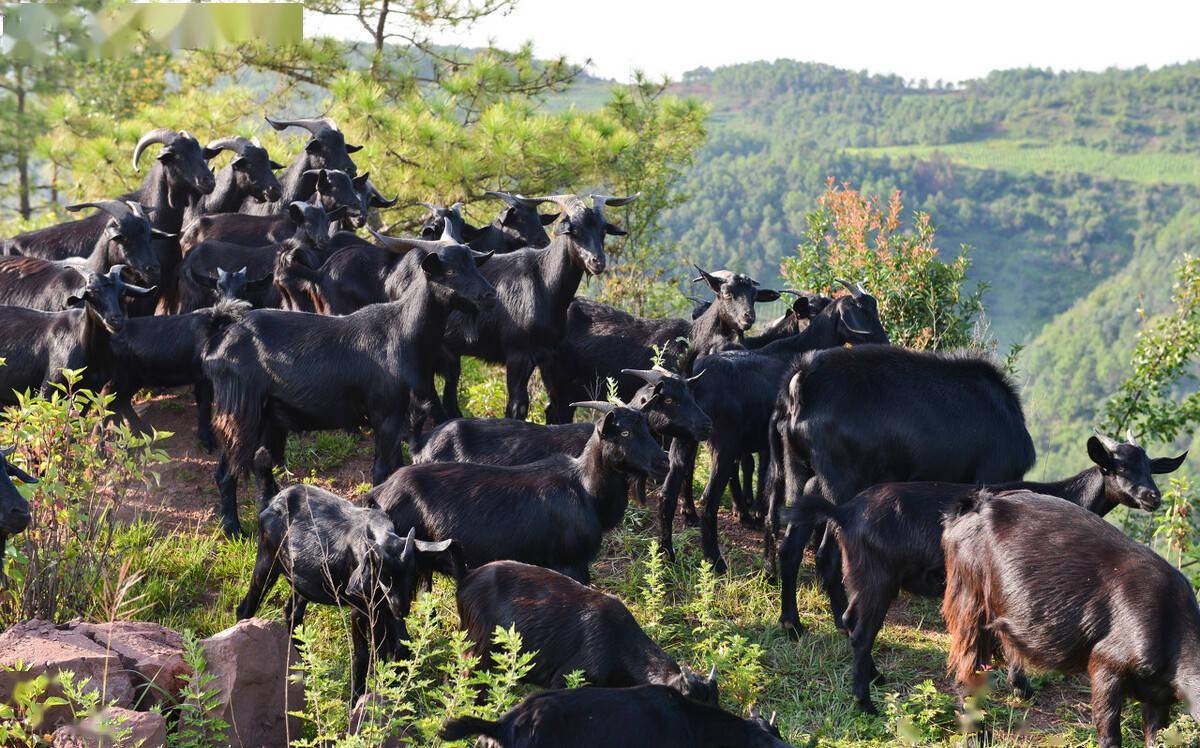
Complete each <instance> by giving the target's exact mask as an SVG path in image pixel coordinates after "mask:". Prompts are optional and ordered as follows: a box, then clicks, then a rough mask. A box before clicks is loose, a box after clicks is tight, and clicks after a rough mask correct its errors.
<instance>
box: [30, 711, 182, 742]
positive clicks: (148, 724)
mask: <svg viewBox="0 0 1200 748" xmlns="http://www.w3.org/2000/svg"><path fill="white" fill-rule="evenodd" d="M166 744H167V720H166V719H165V718H163V716H162V715H161V714H159V713H158V712H135V711H132V710H130V709H122V708H120V707H110V708H108V709H105V710H104V711H102V712H100V713H99V714H96V715H93V716H91V717H88V718H87V719H85V720H84V721H83V722H81V723H79V724H78V725H70V726H63V727H60V728H58V729H57V730H55V731H54V739H53V741H52V742H51V744H50V745H51V746H52V748H162V747H163V746H165V745H166Z"/></svg>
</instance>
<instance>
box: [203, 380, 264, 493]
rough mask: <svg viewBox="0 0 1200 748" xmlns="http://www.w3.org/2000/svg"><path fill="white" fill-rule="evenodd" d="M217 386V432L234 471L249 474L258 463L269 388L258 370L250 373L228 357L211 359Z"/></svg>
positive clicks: (215, 422) (215, 403)
mask: <svg viewBox="0 0 1200 748" xmlns="http://www.w3.org/2000/svg"><path fill="white" fill-rule="evenodd" d="M206 368H207V369H208V371H207V372H206V373H207V374H208V377H209V379H210V381H212V386H213V432H214V433H215V434H216V435H217V439H218V440H219V441H220V443H221V449H222V450H223V451H224V453H225V456H226V457H227V458H228V460H229V470H230V472H231V473H232V474H234V475H245V474H248V473H249V472H250V468H251V467H252V466H253V464H254V455H255V450H256V449H257V447H258V438H257V437H258V434H259V433H261V431H262V419H263V405H264V402H265V400H266V396H267V393H266V388H265V387H263V386H262V384H261V382H260V381H259V379H258V377H257V376H256V372H251V373H249V374H248V373H247V372H245V371H240V370H237V369H235V368H234V367H232V366H230V365H228V364H227V363H226V362H225V360H224V359H209V366H208V367H206Z"/></svg>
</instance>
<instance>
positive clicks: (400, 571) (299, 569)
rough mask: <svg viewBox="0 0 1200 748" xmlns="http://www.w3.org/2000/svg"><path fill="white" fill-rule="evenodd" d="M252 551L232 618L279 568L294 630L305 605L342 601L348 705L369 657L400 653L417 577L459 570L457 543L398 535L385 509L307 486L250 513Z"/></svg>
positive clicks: (246, 611)
mask: <svg viewBox="0 0 1200 748" xmlns="http://www.w3.org/2000/svg"><path fill="white" fill-rule="evenodd" d="M258 521H259V525H258V554H257V556H256V557H255V560H254V575H253V576H252V577H251V579H250V588H249V589H248V590H247V591H246V596H245V597H244V598H243V599H242V602H241V603H240V604H239V605H238V607H237V617H238V620H239V621H240V620H242V619H245V618H250V617H251V616H253V615H254V614H255V613H257V612H258V608H259V606H260V605H262V601H263V598H264V597H266V595H267V593H268V592H270V591H271V588H272V587H274V586H275V582H276V581H277V580H278V579H279V575H280V574H282V575H283V576H284V578H285V579H287V580H288V583H289V584H290V585H291V588H292V593H291V595H290V596H289V597H288V600H287V603H286V607H285V608H284V620H285V621H286V622H287V624H288V628H289V630H294V629H295V628H296V626H298V625H300V623H301V621H302V620H303V619H304V609H305V607H306V606H307V605H308V603H310V602H312V603H316V604H318V605H348V606H349V607H350V636H351V640H352V643H353V651H354V656H353V660H352V662H351V667H350V703H351V704H354V703H355V702H356V701H358V697H359V696H361V695H362V693H363V691H364V690H365V686H366V680H367V668H368V667H369V665H370V662H371V660H372V659H375V658H380V659H390V658H392V657H406V656H407V644H406V643H407V641H408V632H407V631H406V630H405V626H404V618H405V617H406V616H407V615H408V612H409V609H410V608H411V607H412V601H413V598H415V597H416V595H417V591H418V589H419V587H420V584H419V582H420V581H421V579H422V578H427V577H428V576H429V575H430V574H432V572H434V571H438V572H441V573H443V574H447V575H449V576H450V577H451V578H453V579H455V580H458V579H461V578H462V577H463V576H464V575H465V574H466V569H465V568H464V567H463V564H462V552H461V550H460V549H459V548H458V544H457V541H454V540H446V541H443V542H441V543H426V542H424V541H421V540H417V539H416V538H415V537H414V533H412V532H409V533H408V537H407V538H401V537H400V536H399V535H397V534H396V533H395V532H394V531H393V530H392V523H391V522H390V521H388V518H387V515H386V514H384V513H383V512H380V511H378V510H375V509H364V508H362V507H358V506H354V505H353V504H351V503H350V502H349V501H346V500H345V499H343V498H341V497H340V496H336V495H334V494H331V493H329V492H328V491H324V490H322V489H320V488H316V487H315V486H306V485H295V486H291V487H289V488H286V489H284V490H283V491H281V492H280V493H279V494H278V495H277V496H275V497H274V498H273V499H271V501H270V503H268V504H267V505H266V507H264V508H263V510H262V512H260V513H259V515H258Z"/></svg>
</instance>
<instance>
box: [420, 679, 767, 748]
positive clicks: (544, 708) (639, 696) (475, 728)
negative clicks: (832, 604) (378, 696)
mask: <svg viewBox="0 0 1200 748" xmlns="http://www.w3.org/2000/svg"><path fill="white" fill-rule="evenodd" d="M774 720H775V718H774V715H772V716H771V719H770V720H766V719H763V718H762V717H760V716H758V714H757V713H756V712H754V711H753V710H751V712H750V718H749V719H743V718H741V717H738V716H735V715H733V714H730V713H729V712H727V711H725V710H723V709H720V708H718V707H715V706H709V705H708V704H701V703H699V702H696V701H692V700H691V699H688V698H686V697H684V696H683V695H682V694H680V693H679V692H678V691H676V690H674V689H671V688H667V687H666V686H653V685H652V686H634V687H633V688H592V687H587V688H572V689H568V690H563V691H542V692H540V693H535V694H533V695H532V696H529V697H527V698H526V699H525V700H524V701H522V702H521V703H520V704H517V705H516V706H515V707H513V708H512V709H510V710H508V711H507V712H506V713H505V714H504V715H503V716H502V717H500V719H498V720H496V721H494V722H493V721H489V720H485V719H480V718H479V717H458V718H456V719H452V720H450V721H449V722H447V723H446V725H445V726H444V727H443V728H442V731H441V733H439V734H440V736H441V738H442V739H443V740H465V739H466V738H469V737H471V736H472V735H484V736H487V737H488V738H491V740H492V741H495V742H494V743H488V745H493V746H497V747H498V748H561V747H562V746H571V748H612V746H618V745H619V746H623V747H624V748H728V747H729V746H738V748H790V746H789V745H788V743H785V742H784V741H783V738H782V737H780V734H779V730H778V729H777V728H776V727H775V722H774Z"/></svg>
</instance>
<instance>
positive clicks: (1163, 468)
mask: <svg viewBox="0 0 1200 748" xmlns="http://www.w3.org/2000/svg"><path fill="white" fill-rule="evenodd" d="M1187 456H1188V453H1187V452H1184V453H1183V454H1181V455H1179V456H1178V457H1155V458H1154V459H1153V460H1151V461H1150V472H1152V473H1154V474H1155V475H1162V474H1163V473H1173V472H1175V471H1176V470H1178V469H1179V466H1180V465H1182V464H1183V461H1184V460H1185V459H1187Z"/></svg>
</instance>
